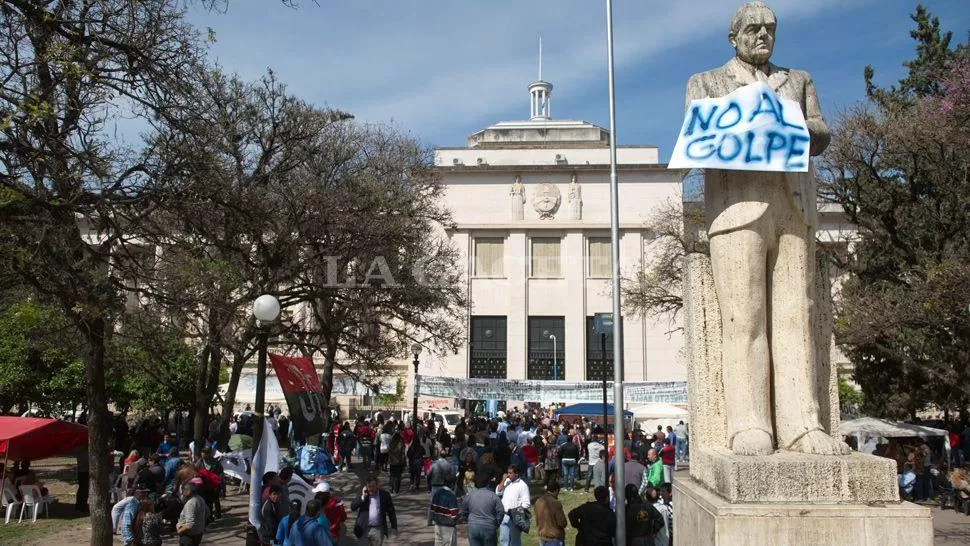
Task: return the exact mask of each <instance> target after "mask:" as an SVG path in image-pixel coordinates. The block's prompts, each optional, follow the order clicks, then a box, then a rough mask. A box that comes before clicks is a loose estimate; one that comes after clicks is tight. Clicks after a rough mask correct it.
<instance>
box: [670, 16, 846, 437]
mask: <svg viewBox="0 0 970 546" xmlns="http://www.w3.org/2000/svg"><path fill="white" fill-rule="evenodd" d="M775 24H776V19H775V15H774V13H773V12H772V11H771V10H770V9H769V8H768V7H767V6H766V5H765V4H763V3H761V2H749V3H747V4H745V5H743V6H742V7H741V8H739V9H738V10H737V12H735V14H734V17H733V19H732V21H731V27H730V29H729V32H728V40H729V41H730V43H731V45H732V46H733V47H734V49H735V51H736V56H735V57H734V58H732V59H731V60H730V61H728V62H727V64H725V65H724V66H722V67H720V68H715V69H714V70H710V71H708V72H702V73H699V74H694V75H693V76H692V77H691V78H690V81H689V82H688V83H687V104H688V106H689V105H690V102H691V100H694V99H703V98H711V97H721V96H724V95H727V94H728V93H730V92H732V91H734V90H736V89H738V88H739V87H742V86H744V85H747V84H750V83H752V82H755V81H764V82H767V83H768V85H770V86H771V87H772V88H773V89H774V90H775V92H776V93H778V95H779V96H781V97H783V98H788V99H792V100H794V101H796V102H798V103H799V104H800V105H801V107H802V112H803V113H804V115H805V119H806V121H807V125H808V130H809V133H810V136H811V143H810V150H811V155H813V156H814V155H818V154H820V153H821V152H822V151H823V150H824V149H825V147H826V146H827V145H828V143H829V131H828V128H827V127H826V126H825V122H824V120H823V119H822V113H821V110H820V108H819V103H818V97H817V96H816V94H815V87H814V85H813V84H812V78H811V76H809V74H808V73H806V72H802V71H800V70H790V69H788V68H782V67H780V66H776V65H774V64H771V63H770V62H768V59H769V58H770V57H771V53H772V49H773V47H774V41H775ZM815 198H816V197H815V178H814V175H813V174H812V172H811V169H810V170H809V172H808V173H769V172H750V171H727V170H711V169H709V170H707V171H706V174H705V193H704V199H705V205H706V212H707V221H708V223H709V224H708V235H709V237H710V249H711V265H712V268H713V273H714V287H715V290H716V294H717V302H718V306H719V307H720V312H721V325H722V327H721V332H722V343H721V349H722V361H723V383H724V385H723V387H724V398H725V404H724V406H725V411H726V418H727V441H728V444H729V445H728V446H727V447H729V448H730V449H731V450H732V451H733V452H734V453H735V454H740V455H767V454H770V453H773V452H774V450H775V448H776V447H777V448H778V449H781V450H788V451H797V452H804V453H816V454H845V453H848V451H849V448H848V446H846V445H845V444H844V443H842V442H841V441H839V440H837V439H835V438H833V437H831V436H829V435H828V434H826V433H825V432H824V430H823V428H822V426H821V424H820V421H819V400H818V396H817V394H816V393H817V391H816V369H815V368H816V366H817V361H816V353H815V351H816V349H815V347H816V344H815V342H814V338H813V325H812V320H811V316H812V307H813V305H814V268H815V247H814V242H815V229H816V227H817V225H818V219H817V212H816V202H815Z"/></svg>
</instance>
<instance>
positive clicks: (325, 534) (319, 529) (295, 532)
mask: <svg viewBox="0 0 970 546" xmlns="http://www.w3.org/2000/svg"><path fill="white" fill-rule="evenodd" d="M320 510H321V508H320V502H319V501H317V500H316V499H313V500H311V501H308V502H307V503H306V515H304V516H303V517H301V518H300V519H299V520H298V521H297V522H296V525H294V526H293V529H291V530H290V539H291V544H292V545H293V546H333V541H332V540H330V529H329V525H326V524H322V523H320V522H319V521H318V519H317V518H318V517H319V516H320Z"/></svg>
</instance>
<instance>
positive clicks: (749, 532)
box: [674, 476, 933, 546]
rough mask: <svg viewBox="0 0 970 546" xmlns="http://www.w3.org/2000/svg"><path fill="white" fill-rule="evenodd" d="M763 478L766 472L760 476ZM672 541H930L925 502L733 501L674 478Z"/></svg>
mask: <svg viewBox="0 0 970 546" xmlns="http://www.w3.org/2000/svg"><path fill="white" fill-rule="evenodd" d="M764 478H767V476H764ZM674 506H675V512H674V545H675V546H736V545H739V544H742V545H765V546H805V545H811V546H886V545H889V544H905V545H906V546H931V545H932V544H933V520H932V518H931V517H930V510H929V508H924V507H921V506H917V505H915V504H911V503H908V502H903V503H899V502H896V503H885V504H881V503H873V504H850V505H845V504H807V503H789V504H768V503H743V504H732V503H730V502H728V501H726V500H724V499H723V498H721V497H720V496H719V495H717V494H715V493H712V492H711V491H708V490H707V489H705V488H704V487H703V486H701V485H700V484H699V483H697V482H696V481H694V480H693V479H690V478H680V477H678V478H674Z"/></svg>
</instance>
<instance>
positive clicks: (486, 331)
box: [468, 317, 508, 379]
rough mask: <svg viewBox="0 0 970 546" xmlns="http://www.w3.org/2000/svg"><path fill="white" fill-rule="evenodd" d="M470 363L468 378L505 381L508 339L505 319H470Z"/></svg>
mask: <svg viewBox="0 0 970 546" xmlns="http://www.w3.org/2000/svg"><path fill="white" fill-rule="evenodd" d="M471 333H472V336H471V362H470V363H469V364H470V365H469V368H470V369H469V370H468V377H471V378H478V379H505V378H506V375H507V373H508V349H507V346H508V337H507V329H506V318H505V317H472V327H471Z"/></svg>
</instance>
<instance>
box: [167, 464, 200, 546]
mask: <svg viewBox="0 0 970 546" xmlns="http://www.w3.org/2000/svg"><path fill="white" fill-rule="evenodd" d="M201 487H202V480H201V479H199V478H192V479H191V480H189V481H187V482H185V483H183V484H182V497H183V498H185V499H186V500H185V505H184V506H183V507H182V512H181V513H180V514H179V517H178V521H177V522H176V524H175V534H176V535H178V537H179V546H199V544H201V543H202V534H203V533H204V532H205V520H206V512H207V509H206V507H205V501H204V500H202V497H201V496H200V495H199V489H200V488H201Z"/></svg>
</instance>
